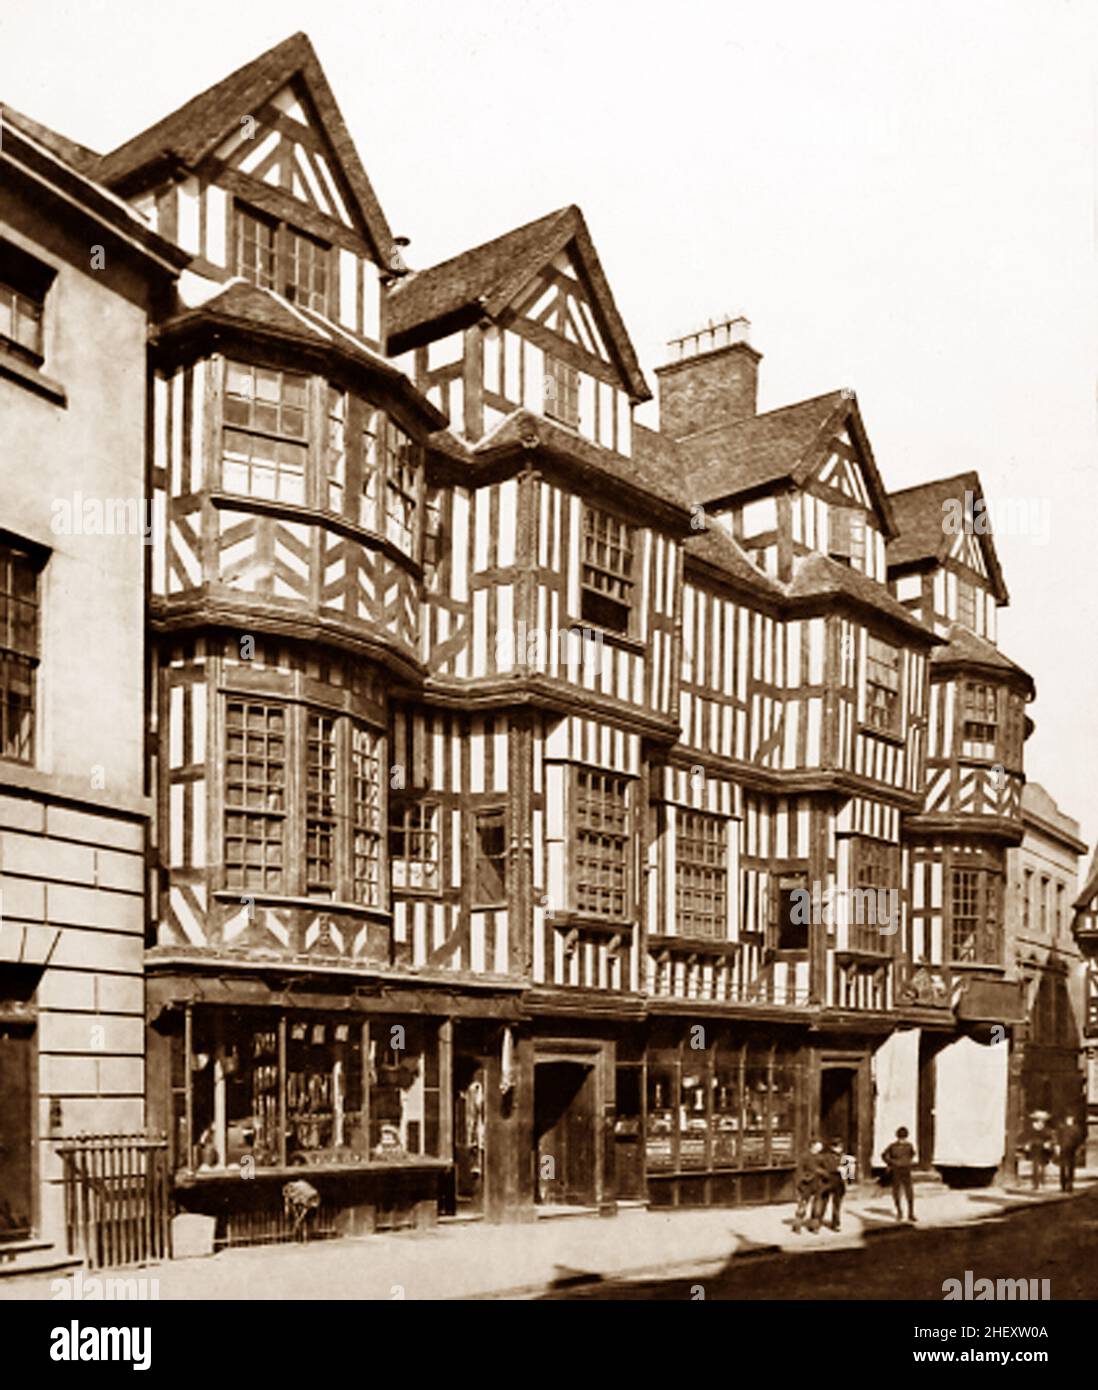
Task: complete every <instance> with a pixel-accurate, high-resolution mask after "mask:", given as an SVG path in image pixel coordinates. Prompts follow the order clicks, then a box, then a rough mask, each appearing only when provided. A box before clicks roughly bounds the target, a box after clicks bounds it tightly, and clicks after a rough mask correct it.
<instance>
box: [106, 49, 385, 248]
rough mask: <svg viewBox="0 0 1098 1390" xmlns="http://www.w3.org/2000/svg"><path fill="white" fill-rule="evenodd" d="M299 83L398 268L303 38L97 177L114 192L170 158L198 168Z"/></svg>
mask: <svg viewBox="0 0 1098 1390" xmlns="http://www.w3.org/2000/svg"><path fill="white" fill-rule="evenodd" d="M298 76H300V77H302V78H303V79H304V81H305V86H306V88H307V89H308V93H309V96H310V97H311V99H312V101H313V103H314V105H315V106H316V109H317V115H318V116H319V117H320V121H321V124H322V125H323V127H324V132H325V134H326V135H327V137H328V139H329V140H330V141H331V144H332V148H333V149H334V151H335V154H336V156H337V158H338V160H339V164H340V168H341V170H342V172H343V174H344V176H345V178H346V180H347V183H348V184H349V186H350V189H351V193H352V194H353V198H354V201H355V202H356V203H357V205H358V211H359V213H360V215H361V217H362V220H363V222H364V223H365V225H366V229H367V231H368V232H369V234H370V237H371V239H372V240H373V242H374V246H375V249H376V251H377V253H378V256H379V259H380V262H381V264H382V265H386V266H388V265H392V264H393V250H394V248H393V234H392V232H391V231H390V229H389V224H388V222H387V221H386V220H385V214H384V213H383V212H382V210H381V205H380V204H379V203H378V201H377V198H376V196H375V194H374V190H373V188H372V186H371V184H370V180H369V179H368V178H367V176H366V170H365V169H364V168H363V167H362V162H361V160H360V159H359V157H358V152H357V150H356V149H355V146H354V142H353V141H352V140H351V137H350V135H349V134H348V131H347V127H346V125H345V123H344V121H343V116H342V114H341V113H340V110H339V106H338V105H337V103H336V99H335V97H334V95H333V94H332V90H331V88H330V87H329V86H328V80H327V78H326V77H325V76H324V73H323V70H322V69H321V66H320V63H319V61H318V60H317V56H316V53H315V51H314V49H313V46H312V44H311V43H310V42H309V39H308V37H307V36H306V35H305V34H302V33H298V34H293V35H291V37H290V38H288V39H284V40H283V42H282V43H280V44H276V45H275V47H274V48H270V49H268V50H267V52H266V53H261V54H260V55H259V57H258V58H253V59H252V61H251V62H250V63H245V64H244V65H243V67H239V68H237V69H236V71H235V72H232V73H230V74H229V76H228V77H225V78H223V79H222V80H221V81H220V82H215V83H214V85H213V86H212V87H207V88H206V90H205V91H204V92H199V94H198V95H197V96H195V97H192V98H191V99H190V101H188V102H185V103H184V104H183V105H182V106H180V107H179V108H178V109H177V110H175V111H172V112H171V113H170V114H169V115H167V116H165V117H164V118H163V119H162V120H159V121H157V122H156V124H155V125H151V126H149V127H148V129H147V130H143V131H141V132H140V133H139V134H138V135H135V136H134V137H133V138H132V139H130V140H127V141H126V142H125V143H124V144H122V145H119V146H118V148H117V149H115V150H112V151H111V152H110V153H109V154H106V155H104V156H102V158H101V159H100V161H99V164H98V166H97V169H96V177H97V178H98V179H100V180H101V181H102V182H104V183H107V184H109V185H111V186H112V187H126V186H127V184H129V183H130V182H131V181H133V180H135V179H136V178H137V177H138V176H139V175H140V173H141V171H142V170H143V169H144V168H145V167H147V166H148V165H151V164H155V163H157V162H159V161H160V160H163V159H168V160H170V161H173V162H176V163H178V164H180V165H183V166H184V167H185V168H188V169H193V168H194V167H195V166H196V165H198V164H199V163H200V162H201V161H202V160H203V159H204V158H205V157H206V156H207V155H208V154H210V153H212V151H213V150H214V149H216V148H217V146H218V145H219V144H220V143H221V142H222V140H224V138H225V137H226V136H227V135H228V134H229V132H230V131H231V130H234V129H237V128H238V127H239V123H240V118H241V116H243V115H246V114H248V113H249V112H255V111H258V110H259V108H260V107H261V106H262V105H263V104H264V103H265V102H266V101H268V100H269V98H270V97H272V96H273V95H274V94H275V92H277V91H278V90H279V89H280V88H281V87H284V86H285V85H286V84H287V82H289V81H291V79H293V78H294V77H298Z"/></svg>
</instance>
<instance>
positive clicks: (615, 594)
mask: <svg viewBox="0 0 1098 1390" xmlns="http://www.w3.org/2000/svg"><path fill="white" fill-rule="evenodd" d="M636 534H637V531H636V527H634V526H633V525H631V524H630V523H629V522H628V521H625V520H624V519H623V518H622V517H620V516H618V515H616V513H614V512H612V511H608V510H607V509H606V508H604V507H596V506H593V505H592V504H591V503H588V502H585V503H584V505H583V519H582V523H581V529H580V554H579V557H578V561H579V567H580V617H581V619H582V621H583V622H584V623H589V624H591V625H592V626H595V627H599V628H602V629H604V630H605V631H607V632H611V633H616V634H617V635H619V636H622V637H628V636H630V635H631V634H632V632H633V629H634V625H635V623H636V616H635V610H636V578H635V568H636V555H637V550H636ZM600 551H601V553H600ZM619 555H620V557H621V558H620V559H615V557H616V556H619Z"/></svg>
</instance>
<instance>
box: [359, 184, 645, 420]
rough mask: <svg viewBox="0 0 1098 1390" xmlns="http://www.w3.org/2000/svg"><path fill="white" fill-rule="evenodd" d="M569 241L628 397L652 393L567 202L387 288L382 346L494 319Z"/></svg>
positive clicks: (393, 347) (402, 345)
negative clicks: (563, 205) (430, 332)
mask: <svg viewBox="0 0 1098 1390" xmlns="http://www.w3.org/2000/svg"><path fill="white" fill-rule="evenodd" d="M570 242H574V243H575V248H576V253H577V260H578V262H579V268H580V270H581V272H582V273H583V274H584V275H585V276H586V277H587V280H588V282H589V284H590V288H591V291H592V296H593V299H594V303H595V309H596V312H597V314H598V315H599V316H600V317H601V318H602V321H603V325H604V327H605V329H606V336H607V338H608V340H609V341H608V343H607V346H608V348H609V349H610V351H611V352H612V353H613V354H614V355H615V356H616V358H617V360H618V366H619V368H620V370H621V372H622V375H623V376H624V378H625V380H626V383H627V385H628V388H629V393H630V395H631V396H632V397H633V399H634V400H642V401H646V400H650V399H651V396H652V393H651V391H650V390H649V389H648V383H647V382H646V381H645V379H644V374H643V372H642V371H641V369H640V363H639V362H638V361H637V355H636V352H635V351H634V349H633V344H632V342H631V341H630V338H629V334H628V332H627V330H626V327H625V324H624V323H623V321H622V318H621V315H620V314H619V313H618V309H617V305H616V304H615V303H614V296H613V294H612V293H611V291H610V285H609V282H608V281H607V279H606V276H605V274H604V273H603V270H602V266H601V264H600V263H599V258H598V255H597V253H596V251H595V247H594V243H593V242H592V240H591V234H590V232H589V231H588V230H587V223H586V222H585V221H584V217H583V213H582V212H580V210H579V208H578V207H576V206H575V205H571V206H569V207H564V208H558V209H557V211H556V212H551V213H548V214H547V215H546V216H545V217H539V218H537V219H536V220H535V221H533V222H527V223H525V224H524V225H523V226H521V227H515V228H514V229H513V230H512V231H510V232H505V233H504V234H503V235H502V236H498V237H495V238H494V239H493V240H492V241H486V242H484V243H483V244H482V245H480V246H474V247H472V248H471V249H470V250H468V251H463V252H462V253H461V254H460V255H458V256H451V257H450V259H449V260H446V261H440V262H439V263H438V264H437V265H433V266H430V267H428V268H427V269H426V270H416V271H412V272H411V273H410V274H408V275H405V276H403V277H402V278H401V279H400V280H399V281H397V283H396V284H395V285H394V286H393V287H392V288H391V289H390V291H389V293H388V295H387V296H386V301H385V333H386V338H387V345H388V349H389V351H390V352H394V353H400V352H404V351H405V350H406V349H407V348H409V347H413V346H415V345H416V344H417V343H418V342H425V341H426V340H427V337H428V336H429V335H428V333H427V329H428V328H433V329H434V330H435V331H434V332H433V333H432V334H431V335H430V336H437V331H438V328H439V327H440V326H441V327H450V326H452V327H453V328H458V327H461V326H463V325H464V324H468V323H473V322H475V321H476V320H477V319H478V318H480V317H481V316H482V315H485V314H486V315H487V316H488V317H490V318H496V317H498V316H499V315H500V314H501V313H502V312H503V311H504V310H505V309H506V308H507V306H508V305H509V304H510V303H511V301H512V300H513V299H514V298H515V296H516V295H517V294H518V293H519V291H520V290H521V289H522V288H523V287H524V286H525V285H527V284H529V282H530V281H531V280H532V279H533V277H534V276H535V275H536V274H537V273H538V272H539V271H540V270H542V269H544V267H545V266H546V265H547V264H548V263H549V262H550V261H551V260H552V259H553V257H554V256H555V255H556V254H557V253H558V252H559V251H562V250H563V249H564V248H565V247H566V246H567V245H568V244H569V243H570Z"/></svg>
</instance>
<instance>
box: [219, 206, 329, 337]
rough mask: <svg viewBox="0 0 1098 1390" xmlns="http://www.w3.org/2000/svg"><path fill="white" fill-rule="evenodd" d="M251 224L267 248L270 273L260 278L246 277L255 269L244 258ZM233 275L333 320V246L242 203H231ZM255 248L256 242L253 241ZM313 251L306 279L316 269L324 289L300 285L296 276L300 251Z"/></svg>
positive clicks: (319, 237)
mask: <svg viewBox="0 0 1098 1390" xmlns="http://www.w3.org/2000/svg"><path fill="white" fill-rule="evenodd" d="M249 224H252V225H254V226H256V227H262V228H264V229H265V230H266V232H267V233H268V237H269V245H268V246H267V247H266V248H265V249H264V250H263V254H264V255H265V256H266V257H268V258H269V261H270V266H271V268H270V270H269V271H267V272H262V273H259V274H252V273H249V272H250V271H253V270H257V269H258V267H257V266H252V265H249V263H248V261H247V260H246V258H245V255H244V251H245V240H246V237H245V233H246V230H247V228H248V226H249ZM232 240H233V273H234V274H235V275H239V276H240V277H241V279H243V280H246V281H247V282H248V284H250V285H255V286H256V287H257V288H258V289H267V290H271V291H272V292H273V293H274V294H278V295H281V296H282V298H283V299H286V300H288V301H289V302H290V303H291V304H294V305H296V306H298V307H299V308H305V309H309V310H311V311H312V312H313V313H314V314H322V315H323V316H324V317H325V318H331V317H334V314H333V305H334V304H335V301H336V284H335V279H336V267H337V265H338V257H337V256H336V254H335V249H336V248H335V245H334V243H332V242H331V241H329V240H327V239H326V238H324V237H322V236H318V235H317V234H316V233H315V232H311V231H308V230H307V229H306V228H304V227H302V226H301V225H300V224H299V223H296V222H291V221H288V220H287V219H286V218H284V217H277V216H275V215H273V214H271V213H268V212H265V211H263V210H261V209H259V208H256V207H255V206H254V205H253V204H251V203H249V202H247V200H245V199H241V198H236V199H234V206H233V239H232ZM253 240H255V241H256V244H257V245H258V238H253ZM303 246H309V247H311V248H312V251H311V254H310V257H309V258H308V259H309V261H310V265H309V268H308V269H309V278H310V279H312V278H313V277H314V276H315V275H316V273H317V271H318V269H319V270H320V271H321V272H322V275H323V286H322V288H320V289H319V290H318V289H317V288H316V286H315V284H314V285H302V284H301V283H300V279H299V274H300V272H301V270H302V265H301V262H302V259H303V258H302V255H301V248H302V247H303Z"/></svg>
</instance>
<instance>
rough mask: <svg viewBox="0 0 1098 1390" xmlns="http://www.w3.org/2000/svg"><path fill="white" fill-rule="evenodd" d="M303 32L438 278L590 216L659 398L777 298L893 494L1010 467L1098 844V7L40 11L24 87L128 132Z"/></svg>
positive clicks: (1041, 650) (776, 334)
mask: <svg viewBox="0 0 1098 1390" xmlns="http://www.w3.org/2000/svg"><path fill="white" fill-rule="evenodd" d="M302 28H304V29H305V30H306V31H307V32H308V34H309V36H310V38H311V39H312V42H313V45H314V47H315V48H316V50H317V53H318V55H319V58H320V62H321V65H322V66H323V68H324V70H325V72H326V74H327V76H328V80H329V82H330V84H331V86H332V87H333V89H334V91H335V94H336V98H337V100H338V102H339V104H340V106H341V108H342V111H343V114H344V117H345V119H346V121H347V124H348V127H349V128H350V131H351V134H352V136H353V137H354V139H355V142H356V144H357V146H358V149H359V153H360V154H361V156H362V160H363V163H364V164H365V167H366V170H367V172H368V174H369V177H370V179H371V182H372V183H373V185H374V189H375V191H376V192H377V194H378V197H379V199H380V201H381V204H382V207H383V208H384V209H385V212H386V215H387V217H388V220H389V222H390V225H391V226H392V228H393V230H394V232H395V233H397V234H398V235H405V236H407V237H409V238H410V242H411V244H410V246H409V247H408V249H407V252H406V259H407V261H408V263H409V265H411V266H413V267H420V266H426V265H430V264H432V263H434V262H435V261H437V260H440V259H443V258H445V257H446V256H449V255H453V254H455V253H456V252H458V251H460V250H463V249H465V248H466V247H468V246H472V245H475V244H477V243H478V242H481V241H484V240H487V239H488V238H490V237H493V236H496V235H498V234H499V233H501V232H503V231H506V230H507V229H508V228H510V227H514V226H517V225H519V224H521V223H523V222H526V221H529V220H530V219H531V218H534V217H538V216H540V215H541V214H543V213H545V212H548V211H550V210H552V209H553V208H557V207H561V206H563V205H565V204H567V203H578V204H579V205H580V206H581V207H582V209H583V211H584V214H585V216H586V218H587V221H588V225H589V227H590V229H591V233H592V236H593V238H594V241H595V244H596V246H597V248H598V250H599V255H600V258H601V260H602V263H603V267H604V269H605V270H606V272H607V275H608V277H609V280H610V284H611V286H612V288H613V291H614V295H615V298H616V300H617V303H618V307H619V309H620V310H621V313H622V315H623V317H624V319H625V323H626V325H627V327H628V329H629V332H630V335H631V337H632V339H633V342H634V345H635V346H636V349H637V352H638V355H639V357H640V360H641V363H642V365H643V366H644V368H645V370H646V372H647V373H648V377H649V382H650V384H651V385H652V386H653V388H654V387H655V378H654V377H653V375H652V369H653V368H654V367H656V366H657V365H659V364H660V363H661V362H662V361H663V360H664V358H665V353H666V348H665V344H666V342H667V340H668V339H669V338H672V337H674V336H676V335H678V334H681V333H685V332H688V331H690V330H691V329H694V328H696V327H698V326H699V325H701V324H702V323H704V322H706V321H707V320H708V319H710V318H719V317H722V316H724V315H726V314H728V313H733V314H736V313H742V314H746V316H747V317H748V318H749V319H750V320H751V321H752V325H753V327H752V341H753V343H754V345H755V346H756V347H757V348H758V349H759V350H760V351H761V352H762V353H763V354H764V357H763V362H762V367H761V376H760V402H759V403H760V408H761V409H772V408H774V407H776V406H779V405H783V404H786V403H788V402H791V401H795V400H800V399H803V398H805V397H807V396H812V395H817V394H819V393H821V392H824V391H830V390H833V389H835V388H837V387H844V386H845V387H852V388H853V389H854V390H855V391H856V392H857V395H858V401H859V404H860V406H861V410H862V415H863V418H864V420H865V423H866V427H867V430H868V433H869V438H870V440H871V443H872V446H873V449H874V454H875V456H876V460H877V463H878V466H879V468H880V470H881V472H882V475H883V477H884V480H885V485H886V486H887V487H888V488H890V489H895V488H901V487H907V486H910V485H911V484H913V483H917V482H920V481H924V480H926V479H929V478H933V477H943V476H948V475H950V474H953V473H957V472H960V471H962V470H966V469H975V470H976V471H977V472H978V473H979V474H980V477H981V480H982V482H983V486H984V490H985V492H986V494H987V495H988V497H989V499H990V502H991V506H992V516H993V519H994V516H995V508H996V506H997V505H998V506H999V507H1000V508H1001V509H1002V511H1001V516H1002V517H1003V518H1013V524H1011V525H1009V526H1001V527H1000V532H999V534H998V535H997V537H996V545H997V549H998V552H999V558H1000V562H1001V564H1002V566H1003V570H1004V573H1005V577H1006V582H1007V587H1008V589H1009V590H1010V596H1011V602H1010V606H1009V608H1007V609H1006V610H1005V611H1003V612H1001V613H1000V626H999V643H1000V646H1001V647H1002V649H1003V650H1004V651H1005V652H1006V653H1007V654H1008V655H1009V656H1010V657H1011V658H1012V659H1014V660H1015V661H1017V662H1018V663H1019V664H1021V665H1022V666H1024V667H1025V668H1026V669H1027V670H1029V671H1030V672H1031V673H1032V675H1033V676H1034V679H1035V680H1036V683H1037V692H1038V693H1037V700H1036V702H1035V703H1034V705H1033V706H1031V708H1030V714H1031V716H1032V718H1033V720H1034V722H1035V725H1036V730H1035V732H1034V734H1033V736H1032V737H1031V738H1030V739H1029V741H1028V742H1027V744H1026V769H1027V775H1028V776H1029V778H1030V779H1031V780H1036V781H1039V782H1041V783H1042V784H1043V785H1044V786H1045V788H1046V789H1047V790H1048V791H1049V792H1050V793H1051V795H1052V796H1053V797H1054V798H1055V799H1056V801H1057V802H1058V803H1059V805H1060V807H1061V809H1062V810H1063V811H1065V812H1066V813H1067V814H1069V815H1070V816H1073V817H1074V818H1076V819H1077V820H1079V821H1081V823H1082V828H1083V836H1084V838H1085V839H1086V840H1087V842H1088V843H1090V844H1093V843H1094V841H1095V839H1096V837H1098V582H1096V580H1098V449H1096V445H1098V428H1096V405H1098V398H1096V384H1098V255H1096V247H1098V197H1096V187H1098V4H1096V3H1095V2H1094V0H987V2H986V3H983V2H982V0H947V2H946V3H941V0H919V3H906V4H905V3H898V0H864V2H863V0H831V2H830V3H827V4H820V3H818V0H803V3H782V0H769V2H768V3H766V4H758V3H756V0H719V3H711V4H703V3H699V2H698V0H678V3H676V4H674V5H667V4H665V3H661V4H653V3H649V0H631V2H630V3H626V2H625V0H416V3H414V4H410V3H397V2H396V0H383V2H382V3H372V4H371V3H360V4H358V5H350V4H345V3H344V4H340V3H333V0H311V3H310V4H309V5H308V6H303V5H299V4H291V3H288V0H263V3H262V4H260V3H256V0H234V3H233V4H226V3H224V0H187V3H186V4H171V5H169V4H165V3H163V2H162V0H144V3H132V2H131V0H119V2H118V3H104V0H83V2H82V3H64V2H63V0H36V3H34V4H33V5H31V4H23V5H18V6H16V5H8V6H5V7H4V9H3V10H0V102H6V103H9V104H10V105H12V106H14V107H16V108H18V109H19V110H22V111H24V112H26V113H27V114H28V115H31V116H33V117H35V118H36V119H38V120H40V121H44V122H45V123H46V124H47V125H51V126H53V127H54V128H55V129H57V130H60V131H61V132H62V133H63V134H66V135H68V136H70V137H72V138H74V139H77V140H80V141H81V142H82V143H84V144H87V145H91V146H92V147H93V148H95V149H100V150H107V149H110V148H113V147H114V146H115V145H117V144H119V143H121V141H123V140H124V139H126V138H128V137H129V136H130V135H132V134H134V133H135V132H137V131H138V130H140V129H142V128H143V127H145V126H147V125H149V124H151V123H152V122H153V121H154V120H156V119H158V118H159V117H161V116H162V115H164V114H166V113H167V112H168V111H169V110H171V109H173V108H174V107H175V106H177V105H180V104H181V103H182V102H183V101H185V100H187V99H188V98H189V97H190V96H192V95H194V94H195V93H196V92H197V91H199V90H201V89H202V88H203V87H206V86H209V85H210V84H211V83H213V82H215V81H217V80H219V79H220V78H222V77H223V76H225V75H226V74H227V73H228V72H230V71H231V70H232V69H233V68H234V67H237V66H239V65H240V64H241V63H243V62H246V61H248V60H249V59H251V58H253V57H255V56H256V55H257V54H258V53H260V52H262V51H263V50H264V49H265V48H268V47H270V46H271V45H272V44H274V43H277V42H279V41H280V40H281V39H283V38H286V37H287V36H288V35H289V34H291V33H293V32H295V31H297V30H299V29H302ZM642 418H644V417H642ZM646 422H648V423H654V418H653V417H652V416H651V415H649V416H648V418H647V421H646ZM1022 504H1026V505H1024V506H1023V505H1022ZM1007 507H1011V508H1012V509H1013V510H1011V511H1009V512H1008V511H1007V510H1006V508H1007ZM1022 516H1025V517H1026V519H1027V520H1026V524H1019V522H1020V518H1021V517H1022Z"/></svg>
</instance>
